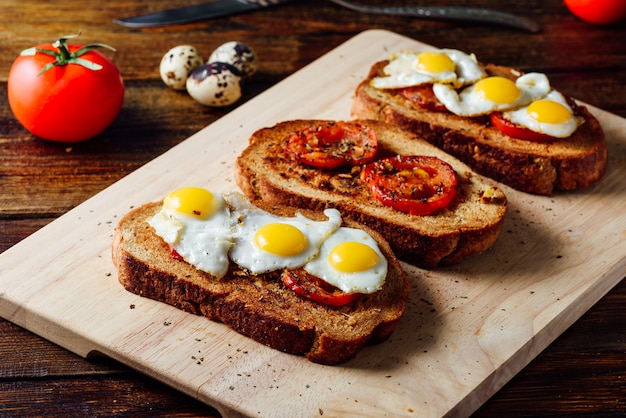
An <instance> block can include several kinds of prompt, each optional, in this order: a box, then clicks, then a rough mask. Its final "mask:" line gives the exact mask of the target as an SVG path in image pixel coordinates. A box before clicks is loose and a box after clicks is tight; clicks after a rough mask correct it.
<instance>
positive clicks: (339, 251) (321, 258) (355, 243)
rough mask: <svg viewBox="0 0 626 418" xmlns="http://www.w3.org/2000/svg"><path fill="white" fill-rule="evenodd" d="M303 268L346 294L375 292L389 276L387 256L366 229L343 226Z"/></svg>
mask: <svg viewBox="0 0 626 418" xmlns="http://www.w3.org/2000/svg"><path fill="white" fill-rule="evenodd" d="M304 269H305V270H306V271H307V272H308V273H310V274H312V275H314V276H317V277H319V278H321V279H322V280H324V281H326V282H327V283H330V284H332V285H333V286H335V287H338V288H339V289H341V290H342V291H344V292H346V293H373V292H375V291H377V290H380V289H381V288H382V286H383V284H384V282H385V277H386V276H387V259H386V258H385V257H384V255H383V254H382V252H381V251H380V248H379V247H378V244H377V243H376V241H375V240H374V239H373V238H372V237H371V236H370V235H369V234H368V233H367V232H365V231H363V230H360V229H354V228H347V227H341V228H339V229H337V230H336V231H335V232H334V233H333V234H332V235H331V236H330V237H328V238H327V239H326V241H324V243H323V244H322V246H321V248H320V251H319V255H318V256H317V257H316V258H315V259H313V260H311V261H309V262H308V263H307V264H306V265H305V266H304Z"/></svg>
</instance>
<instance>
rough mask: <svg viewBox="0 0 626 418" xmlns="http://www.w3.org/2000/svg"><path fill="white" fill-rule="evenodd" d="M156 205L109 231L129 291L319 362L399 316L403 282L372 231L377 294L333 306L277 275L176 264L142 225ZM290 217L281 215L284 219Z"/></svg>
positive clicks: (345, 351) (339, 357) (342, 357)
mask: <svg viewBox="0 0 626 418" xmlns="http://www.w3.org/2000/svg"><path fill="white" fill-rule="evenodd" d="M160 207H161V203H160V202H159V203H150V204H146V205H144V206H141V207H139V208H136V209H134V210H133V211H131V212H130V213H128V214H127V215H125V216H124V218H123V219H122V220H121V221H120V223H119V224H118V226H117V227H116V229H115V234H114V239H113V261H114V264H115V266H116V267H117V270H118V279H119V281H120V283H121V284H122V285H123V286H124V288H125V289H126V290H128V291H130V292H132V293H135V294H137V295H140V296H143V297H147V298H151V299H155V300H158V301H161V302H165V303H167V304H170V305H173V306H175V307H177V308H179V309H182V310H185V311H187V312H190V313H193V314H197V315H204V316H206V317H207V318H209V319H211V320H214V321H220V322H223V323H225V324H227V325H228V326H230V327H231V328H232V329H234V330H235V331H237V332H239V333H241V334H243V335H246V336H248V337H251V338H252V339H254V340H256V341H258V342H260V343H262V344H265V345H267V346H270V347H272V348H275V349H277V350H280V351H284V352H287V353H292V354H298V355H304V356H306V357H307V358H308V359H309V360H311V361H313V362H317V363H323V364H337V363H341V362H344V361H346V360H348V359H350V358H353V357H354V356H356V354H357V352H358V351H359V350H360V349H361V348H362V347H363V346H364V345H366V344H367V343H368V342H369V343H377V342H381V341H383V340H385V339H387V338H388V337H389V336H390V335H391V334H392V332H393V330H394V329H395V328H396V325H397V323H398V321H399V320H400V318H401V316H402V315H403V313H404V310H405V308H406V303H407V299H408V294H409V282H408V278H407V277H406V275H405V274H404V272H403V270H402V268H401V266H400V264H399V262H398V260H397V259H396V257H395V256H394V255H393V253H392V251H391V249H390V248H389V245H388V244H387V243H386V242H385V240H384V239H383V238H381V237H380V236H379V235H377V234H376V233H375V232H373V231H368V232H370V235H372V237H374V238H375V239H376V241H377V242H378V244H379V248H380V249H381V251H382V252H383V254H384V255H385V257H386V258H387V262H388V273H387V277H386V280H385V283H384V286H383V288H382V289H381V290H379V291H377V292H375V293H372V294H368V295H362V296H361V297H360V298H359V299H357V300H356V301H354V302H352V303H350V304H348V305H344V306H340V307H332V306H326V305H320V304H318V303H314V302H311V301H308V300H305V299H303V298H301V297H299V296H297V295H296V294H295V293H294V292H293V291H291V290H289V289H287V288H286V287H285V286H284V285H283V284H282V281H281V279H280V272H274V273H268V274H259V275H250V274H247V273H246V272H245V271H243V270H242V269H240V268H238V267H237V266H236V265H235V264H234V263H231V268H230V270H229V272H228V273H227V274H226V276H225V277H223V278H221V279H217V278H215V277H212V276H211V275H209V274H207V273H204V272H202V271H200V270H197V269H196V268H195V267H193V266H191V265H190V264H188V263H186V262H184V261H178V260H176V259H175V258H174V257H172V256H171V253H170V250H169V248H168V245H167V244H166V243H165V242H164V241H163V240H162V239H161V238H160V237H159V236H157V235H156V234H155V232H154V230H153V228H152V227H151V226H150V225H148V222H147V220H148V219H149V218H151V217H152V216H153V215H154V214H155V213H156V212H157V211H158V210H159V209H160ZM293 214H294V212H293V211H291V212H289V211H288V210H286V209H285V210H284V211H283V215H284V216H292V215H293ZM307 215H309V213H307ZM351 226H353V227H357V226H356V225H354V224H353V225H351Z"/></svg>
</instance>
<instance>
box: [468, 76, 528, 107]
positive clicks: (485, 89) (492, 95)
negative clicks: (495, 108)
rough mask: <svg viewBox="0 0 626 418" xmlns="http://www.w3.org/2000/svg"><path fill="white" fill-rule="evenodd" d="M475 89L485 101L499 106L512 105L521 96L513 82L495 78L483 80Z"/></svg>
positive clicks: (503, 78)
mask: <svg viewBox="0 0 626 418" xmlns="http://www.w3.org/2000/svg"><path fill="white" fill-rule="evenodd" d="M475 89H476V90H475V91H477V92H479V93H481V94H482V95H483V96H484V97H485V98H486V99H487V100H491V101H492V102H495V103H501V104H508V103H513V102H515V101H516V100H517V98H518V97H519V96H520V94H521V91H520V89H519V87H517V86H516V85H515V83H514V82H513V81H511V80H509V79H508V78H505V77H497V76H496V77H487V78H483V79H482V80H480V81H479V82H477V83H476V85H475Z"/></svg>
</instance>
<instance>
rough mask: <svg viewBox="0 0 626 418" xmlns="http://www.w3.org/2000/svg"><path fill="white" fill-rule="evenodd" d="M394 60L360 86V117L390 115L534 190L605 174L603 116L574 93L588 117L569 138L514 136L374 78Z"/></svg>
mask: <svg viewBox="0 0 626 418" xmlns="http://www.w3.org/2000/svg"><path fill="white" fill-rule="evenodd" d="M387 63H388V61H381V62H378V63H376V64H374V65H373V66H372V67H371V69H370V73H369V75H368V77H367V78H366V79H365V80H363V81H362V82H361V83H359V85H358V86H357V88H356V91H355V95H354V100H353V103H352V109H351V114H352V116H353V117H355V118H368V119H378V120H382V121H386V122H388V123H391V124H394V125H397V126H400V127H403V128H404V129H408V130H410V131H411V132H414V133H415V134H416V135H417V136H419V137H420V138H423V139H424V140H426V141H428V142H430V143H432V144H434V145H436V146H437V147H439V148H441V149H443V150H444V151H446V152H448V153H450V154H451V155H454V156H455V157H457V158H459V159H460V160H461V161H463V162H465V163H466V164H468V165H469V166H470V167H471V168H472V169H474V170H475V171H476V172H478V173H480V174H483V175H485V176H487V177H490V178H492V179H494V180H497V181H499V182H501V183H504V184H506V185H508V186H511V187H513V188H514V189H517V190H521V191H524V192H528V193H534V194H540V195H550V194H552V193H553V192H555V191H567V190H576V189H580V188H585V187H588V186H591V185H592V184H594V183H596V182H597V181H598V180H599V179H601V178H602V177H603V176H604V173H605V172H606V166H607V161H608V158H607V145H606V141H605V137H604V132H603V130H602V127H601V126H600V123H599V122H598V120H597V119H596V118H595V117H594V116H593V115H592V114H591V113H590V112H589V110H588V109H587V108H586V107H585V106H582V105H579V104H577V103H576V102H575V101H574V100H572V99H571V98H569V99H568V101H569V102H570V105H571V106H572V108H573V109H574V112H575V115H576V116H579V117H582V118H584V120H585V122H584V123H583V124H582V125H581V126H580V127H579V128H578V129H577V130H576V132H575V133H574V134H573V135H572V136H570V137H569V138H564V139H557V140H555V141H553V142H550V143H536V142H531V141H524V140H519V139H515V138H511V137H509V136H508V135H505V134H504V133H502V132H501V131H499V130H498V129H497V128H494V127H493V126H491V124H490V123H489V121H488V119H487V118H484V117H477V118H467V117H460V116H457V115H454V114H452V113H449V112H436V111H429V110H427V109H424V108H419V107H418V106H415V105H413V104H412V103H410V101H409V100H407V99H405V98H403V97H401V96H399V95H398V94H394V92H393V90H379V89H375V88H374V87H372V86H370V80H371V79H372V78H374V77H376V76H378V75H381V74H382V69H383V68H384V66H385V65H386V64H387ZM486 71H487V73H488V74H490V75H501V76H505V77H508V78H511V79H516V78H517V77H519V76H520V75H522V73H521V72H519V71H516V70H514V69H511V68H508V67H502V66H496V65H487V66H486Z"/></svg>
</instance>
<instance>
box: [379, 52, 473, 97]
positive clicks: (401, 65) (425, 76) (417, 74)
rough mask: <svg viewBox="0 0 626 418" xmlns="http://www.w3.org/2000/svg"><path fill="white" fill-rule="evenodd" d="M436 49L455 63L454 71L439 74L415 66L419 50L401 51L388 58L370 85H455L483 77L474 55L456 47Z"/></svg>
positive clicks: (386, 86) (384, 86)
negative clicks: (381, 73) (387, 61)
mask: <svg viewBox="0 0 626 418" xmlns="http://www.w3.org/2000/svg"><path fill="white" fill-rule="evenodd" d="M437 52H443V53H445V54H446V55H447V56H448V57H450V59H451V60H452V61H453V62H454V63H455V64H456V68H455V70H454V71H443V72H440V73H435V72H428V71H423V70H420V69H418V63H419V59H418V56H419V54H420V52H412V51H401V52H399V53H397V54H394V55H392V56H391V57H390V60H389V64H387V65H386V66H385V68H384V69H383V72H384V74H385V76H384V77H375V78H373V79H372V81H371V85H372V86H373V87H375V88H377V89H394V88H403V87H410V86H417V85H420V84H426V83H446V84H451V85H453V86H454V87H455V88H459V87H461V86H464V85H467V84H471V83H473V82H475V81H477V80H480V79H481V78H483V77H484V76H485V72H484V70H483V69H482V67H481V66H480V65H479V64H478V62H477V61H476V57H475V56H474V55H473V54H472V55H468V54H466V53H464V52H462V51H458V50H456V49H440V50H437Z"/></svg>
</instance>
